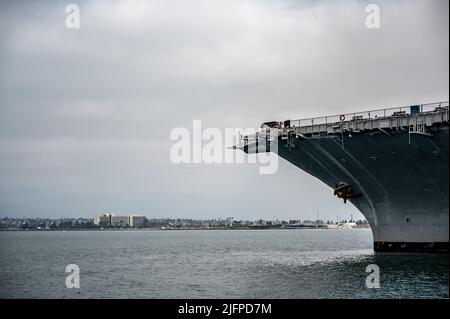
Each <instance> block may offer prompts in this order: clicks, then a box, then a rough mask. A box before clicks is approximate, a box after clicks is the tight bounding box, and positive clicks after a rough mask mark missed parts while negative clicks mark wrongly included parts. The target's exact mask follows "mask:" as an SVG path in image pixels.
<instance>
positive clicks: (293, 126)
mask: <svg viewBox="0 0 450 319" xmlns="http://www.w3.org/2000/svg"><path fill="white" fill-rule="evenodd" d="M448 142H449V103H448V101H446V102H439V103H429V104H423V105H413V106H407V107H399V108H386V109H380V110H374V111H367V112H358V113H351V114H340V115H334V116H326V117H320V118H310V119H303V120H287V121H283V122H276V121H275V122H266V123H263V124H262V125H261V129H260V130H259V132H258V133H256V134H255V135H251V136H244V137H242V139H241V141H240V143H239V145H237V146H236V147H235V148H237V149H241V150H243V151H245V152H246V153H257V152H270V151H276V152H277V153H278V155H279V156H281V157H282V158H284V159H286V160H287V161H289V162H291V163H292V164H294V165H295V166H297V167H299V168H300V169H302V170H304V171H305V172H307V173H309V174H311V175H313V176H315V177H316V178H318V179H320V180H321V181H322V182H324V183H325V184H326V185H328V186H329V187H331V188H332V190H333V194H334V195H335V196H337V197H339V198H342V199H343V201H344V202H346V201H349V202H351V203H352V204H353V205H354V206H355V207H356V208H358V209H359V210H360V211H361V213H362V214H363V215H364V216H365V217H366V219H367V221H368V222H369V224H370V226H371V229H372V233H373V238H374V250H375V251H402V252H446V253H448V239H449V234H448V222H449V219H448V217H449V206H448V199H449V195H448V191H449V187H448V186H449V174H448V167H449V158H448Z"/></svg>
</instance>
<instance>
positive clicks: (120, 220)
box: [111, 214, 129, 227]
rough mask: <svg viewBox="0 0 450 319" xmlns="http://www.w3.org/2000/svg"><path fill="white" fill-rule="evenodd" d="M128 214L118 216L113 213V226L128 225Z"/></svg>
mask: <svg viewBox="0 0 450 319" xmlns="http://www.w3.org/2000/svg"><path fill="white" fill-rule="evenodd" d="M128 225H129V224H128V216H118V215H116V214H111V226H120V227H125V226H128Z"/></svg>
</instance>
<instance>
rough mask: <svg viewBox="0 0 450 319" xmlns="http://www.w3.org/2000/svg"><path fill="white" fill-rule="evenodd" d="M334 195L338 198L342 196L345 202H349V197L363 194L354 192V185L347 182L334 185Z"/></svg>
mask: <svg viewBox="0 0 450 319" xmlns="http://www.w3.org/2000/svg"><path fill="white" fill-rule="evenodd" d="M333 189H334V196H337V197H338V198H342V199H343V200H344V204H345V203H347V198H353V197H359V196H362V193H359V192H353V191H352V186H351V185H350V184H347V183H342V182H341V183H339V185H334V188H333Z"/></svg>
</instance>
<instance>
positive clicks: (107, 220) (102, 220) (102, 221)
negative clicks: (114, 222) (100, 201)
mask: <svg viewBox="0 0 450 319" xmlns="http://www.w3.org/2000/svg"><path fill="white" fill-rule="evenodd" d="M94 225H99V226H102V227H109V226H111V215H110V214H103V215H96V216H95V217H94Z"/></svg>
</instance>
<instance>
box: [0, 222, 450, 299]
mask: <svg viewBox="0 0 450 319" xmlns="http://www.w3.org/2000/svg"><path fill="white" fill-rule="evenodd" d="M68 264H77V265H78V266H79V269H80V288H79V289H76V288H72V289H69V288H67V287H66V276H68V273H66V266H67V265H68ZM370 264H376V265H377V266H378V267H379V270H380V288H378V289H370V288H367V286H366V277H367V276H368V275H369V273H367V272H366V267H367V266H368V265H370ZM448 273H449V265H448V255H435V254H398V253H397V254H394V253H374V252H373V250H372V234H371V231H370V230H339V229H337V230H320V229H319V230H316V229H312V230H305V229H302V230H296V229H294V230H198V231H196V230H186V231H183V230H179V231H162V230H161V231H159V230H158V231H107V230H105V231H67V232H59V231H58V232H56V231H55V232H49V231H47V232H45V231H41V232H38V231H29V232H28V231H23V232H0V298H448V296H449V292H448V289H449V286H448Z"/></svg>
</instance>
